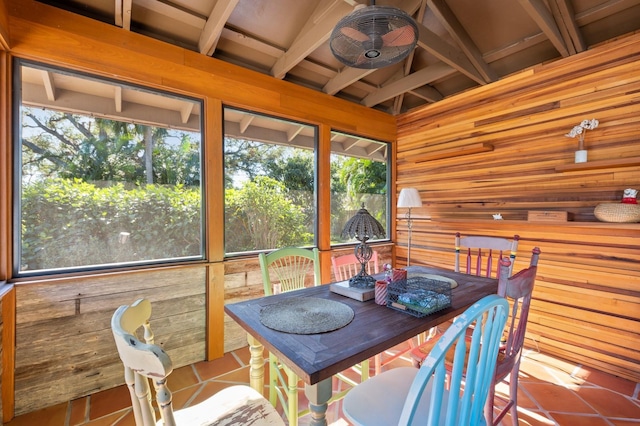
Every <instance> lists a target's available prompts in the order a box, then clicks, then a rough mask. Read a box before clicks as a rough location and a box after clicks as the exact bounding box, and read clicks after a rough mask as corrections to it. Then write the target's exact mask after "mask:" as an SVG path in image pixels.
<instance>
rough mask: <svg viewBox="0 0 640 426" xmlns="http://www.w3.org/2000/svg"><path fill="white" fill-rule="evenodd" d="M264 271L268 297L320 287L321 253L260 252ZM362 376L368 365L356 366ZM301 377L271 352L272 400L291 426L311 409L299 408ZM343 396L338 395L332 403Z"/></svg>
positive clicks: (351, 382) (289, 249) (297, 250)
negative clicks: (299, 382)
mask: <svg viewBox="0 0 640 426" xmlns="http://www.w3.org/2000/svg"><path fill="white" fill-rule="evenodd" d="M258 259H259V261H260V269H261V271H262V283H263V285H264V294H265V296H270V295H272V294H278V293H285V292H288V291H293V290H298V289H301V288H305V287H309V286H311V285H313V286H317V285H320V284H321V278H320V254H319V251H318V249H317V248H313V249H304V248H298V247H286V248H282V249H278V250H275V251H273V252H271V253H268V254H265V253H260V255H259V256H258ZM354 368H355V369H356V370H357V372H358V373H359V374H360V379H361V381H363V380H366V379H367V378H368V377H369V362H368V361H366V362H363V363H362V364H361V365H360V366H355V367H354ZM338 378H340V379H341V380H342V381H344V382H346V383H348V384H349V385H351V386H355V385H357V384H358V382H356V381H354V380H352V379H351V378H348V377H347V376H345V375H343V374H340V375H338ZM298 381H299V378H298V376H297V375H296V374H295V373H294V372H293V371H291V370H290V369H289V368H287V367H286V366H285V365H283V364H282V363H280V362H279V360H278V358H277V357H276V356H275V355H274V354H272V353H269V401H270V402H271V404H273V406H274V407H275V406H276V404H277V402H278V400H280V403H281V404H282V407H283V409H284V412H285V415H286V416H287V419H288V420H289V425H290V426H296V425H297V424H298V417H300V416H303V415H305V414H306V413H307V412H308V410H303V411H300V410H299V409H298ZM342 396H344V393H339V394H337V395H336V396H334V398H332V400H335V399H337V398H340V397H342Z"/></svg>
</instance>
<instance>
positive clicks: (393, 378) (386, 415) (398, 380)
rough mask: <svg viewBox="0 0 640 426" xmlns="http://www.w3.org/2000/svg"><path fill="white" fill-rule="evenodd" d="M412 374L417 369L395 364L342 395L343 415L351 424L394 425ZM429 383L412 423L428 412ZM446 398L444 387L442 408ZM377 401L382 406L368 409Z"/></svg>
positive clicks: (412, 376) (376, 403)
mask: <svg viewBox="0 0 640 426" xmlns="http://www.w3.org/2000/svg"><path fill="white" fill-rule="evenodd" d="M416 374H418V369H417V368H414V367H397V368H394V369H392V370H389V371H385V372H383V373H380V374H379V375H377V376H374V377H372V378H371V379H369V380H367V381H365V382H363V383H361V384H359V385H358V387H357V388H356V389H352V390H351V392H349V393H348V394H347V396H345V398H344V403H343V406H342V410H343V412H344V415H345V417H346V418H347V419H348V420H349V421H350V422H351V423H353V424H354V425H363V426H364V425H366V426H390V425H397V424H398V419H399V418H400V413H401V412H402V408H403V407H404V402H405V400H406V399H407V394H408V393H409V388H410V387H411V384H412V383H413V380H414V379H415V377H416ZM432 384H433V382H429V383H428V384H427V386H426V387H425V391H424V394H423V395H422V398H421V399H420V403H419V405H418V409H417V412H416V416H415V419H416V421H415V422H414V423H415V424H416V425H418V424H422V423H424V419H426V418H427V416H428V415H429V399H430V395H431V386H432ZM448 399H449V398H448V392H447V391H446V390H445V391H444V394H443V396H442V407H446V406H447V402H448ZM381 404H382V405H383V406H384V409H382V410H375V409H373V410H372V407H378V406H380V405H381ZM442 420H443V422H442V423H441V424H444V418H443V419H442Z"/></svg>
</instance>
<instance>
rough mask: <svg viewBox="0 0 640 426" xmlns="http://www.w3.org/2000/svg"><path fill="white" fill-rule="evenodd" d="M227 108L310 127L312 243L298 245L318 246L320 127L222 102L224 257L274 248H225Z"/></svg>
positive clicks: (245, 255)
mask: <svg viewBox="0 0 640 426" xmlns="http://www.w3.org/2000/svg"><path fill="white" fill-rule="evenodd" d="M227 110H232V111H235V112H237V113H241V114H250V115H254V116H260V117H264V118H265V119H268V120H277V121H282V122H287V123H291V124H293V125H295V124H298V125H300V126H308V127H310V128H312V129H313V133H314V137H313V139H314V141H313V167H314V173H313V209H314V211H315V214H314V217H313V244H311V245H301V246H300V247H303V248H317V247H318V241H319V237H318V233H319V217H318V216H319V215H318V212H319V203H318V197H319V193H318V188H319V182H318V166H319V158H318V155H319V149H318V148H319V144H320V141H319V139H320V129H319V126H318V125H316V124H311V123H307V122H304V121H301V120H296V119H291V118H289V117H283V116H278V115H277V114H269V113H264V112H261V111H256V110H252V109H250V108H244V107H238V106H234V105H229V104H223V105H222V123H223V124H222V156H223V159H222V163H223V173H222V176H223V178H222V179H223V182H222V188H223V191H222V204H223V216H224V217H223V221H222V223H223V224H224V225H225V226H224V229H223V234H224V235H223V246H224V259H225V260H229V259H238V258H243V257H249V256H255V255H258V254H259V253H267V252H270V251H273V250H275V249H269V248H267V249H254V250H247V251H238V252H228V251H227V248H226V233H227V229H226V224H227V217H226V188H225V183H224V182H225V181H226V176H227V174H226V166H225V163H226V143H225V141H226V138H227V129H226V123H227V120H226V119H225V112H226V111H227ZM254 142H259V143H265V144H266V143H268V142H262V141H254ZM273 144H274V145H277V144H275V143H273ZM287 146H290V147H293V148H297V149H303V148H302V147H296V145H293V144H288V145H287Z"/></svg>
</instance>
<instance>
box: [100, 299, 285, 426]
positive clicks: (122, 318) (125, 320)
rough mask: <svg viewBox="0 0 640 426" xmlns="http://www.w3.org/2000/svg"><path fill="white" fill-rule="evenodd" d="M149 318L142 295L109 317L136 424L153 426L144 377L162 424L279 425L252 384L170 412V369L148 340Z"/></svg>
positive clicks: (279, 420)
mask: <svg viewBox="0 0 640 426" xmlns="http://www.w3.org/2000/svg"><path fill="white" fill-rule="evenodd" d="M150 317H151V303H150V302H149V300H147V299H139V300H137V301H135V302H134V303H133V304H132V305H123V306H120V307H119V308H118V309H117V310H116V311H115V313H114V314H113V316H112V317H111V331H112V332H113V337H114V339H115V342H116V347H117V349H118V354H119V356H120V359H121V360H122V363H123V364H124V378H125V383H126V385H127V387H128V389H129V394H130V396H131V406H132V409H133V416H134V420H135V424H136V426H156V414H155V411H154V409H153V405H152V403H151V391H150V386H149V380H151V381H152V382H153V386H154V388H155V395H156V402H157V405H158V409H159V412H160V417H161V420H162V423H161V424H162V425H164V426H176V425H183V426H192V425H205V424H206V425H217V424H225V425H230V426H231V425H236V426H240V425H243V426H244V425H247V424H249V423H251V424H262V425H280V426H284V420H283V419H282V417H280V415H279V414H278V413H277V411H276V410H275V409H274V408H273V406H272V405H271V404H269V401H267V400H266V399H265V398H264V397H263V396H262V395H260V394H259V393H258V392H257V391H255V390H253V389H252V388H250V387H248V386H241V385H239V386H231V387H228V388H225V389H223V390H222V391H220V392H218V393H217V394H215V395H214V396H212V397H210V398H208V399H207V400H205V401H204V402H202V403H200V404H197V405H194V406H191V407H189V408H185V409H182V410H177V411H176V412H175V413H174V411H173V403H172V394H171V391H170V390H169V388H168V387H167V376H168V375H169V374H171V372H172V371H173V365H172V363H171V359H170V358H169V355H168V354H167V353H166V352H165V351H164V350H163V349H162V348H161V347H160V346H157V345H155V344H154V341H153V339H154V336H153V332H152V331H151V327H150V325H149V318H150ZM138 335H141V338H142V339H143V340H140V338H139V337H138ZM254 422H256V423H254Z"/></svg>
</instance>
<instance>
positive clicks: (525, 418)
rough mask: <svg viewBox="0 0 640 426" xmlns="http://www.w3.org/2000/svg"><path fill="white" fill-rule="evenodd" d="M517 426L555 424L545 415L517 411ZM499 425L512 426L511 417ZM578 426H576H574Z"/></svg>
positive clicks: (553, 425)
mask: <svg viewBox="0 0 640 426" xmlns="http://www.w3.org/2000/svg"><path fill="white" fill-rule="evenodd" d="M518 420H519V425H518V426H555V425H556V422H555V420H553V419H550V418H549V417H547V415H546V414H545V413H542V412H540V411H534V410H520V409H518ZM501 425H503V426H512V423H511V416H509V415H507V416H506V417H505V419H503V420H502V422H501ZM575 426H578V425H575Z"/></svg>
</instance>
